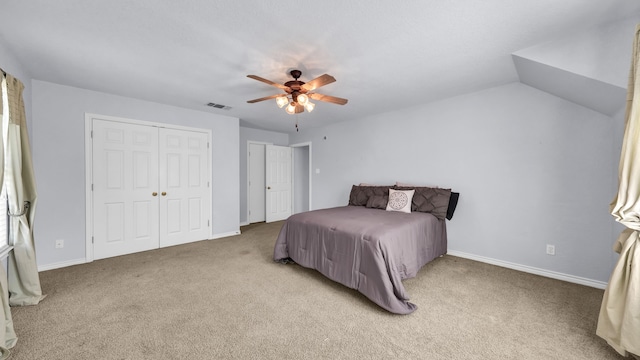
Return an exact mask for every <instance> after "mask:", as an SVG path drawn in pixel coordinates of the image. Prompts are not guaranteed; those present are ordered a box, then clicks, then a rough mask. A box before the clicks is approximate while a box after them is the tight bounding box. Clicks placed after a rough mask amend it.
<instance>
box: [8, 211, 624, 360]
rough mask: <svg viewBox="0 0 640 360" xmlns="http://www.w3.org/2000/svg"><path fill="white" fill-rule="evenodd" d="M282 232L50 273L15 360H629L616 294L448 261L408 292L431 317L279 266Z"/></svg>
mask: <svg viewBox="0 0 640 360" xmlns="http://www.w3.org/2000/svg"><path fill="white" fill-rule="evenodd" d="M281 225H282V223H274V224H259V225H252V226H248V227H244V228H242V235H240V236H236V237H230V238H225V239H219V240H212V241H202V242H198V243H192V244H187V245H181V246H175V247H170V248H165V249H160V250H154V251H148V252H144V253H138V254H133V255H127V256H121V257H117V258H112V259H106V260H99V261H95V262H93V263H89V264H84V265H78V266H72V267H67V268H63V269H57V270H51V271H46V272H42V273H41V274H40V276H41V281H42V287H43V291H44V292H45V293H46V294H48V296H47V298H46V299H45V300H44V301H43V302H42V303H41V304H40V305H38V306H32V307H21V308H13V318H14V323H15V329H16V332H17V334H18V337H19V339H18V344H17V345H16V347H15V348H14V349H12V353H13V354H12V358H11V359H29V360H32V359H519V360H521V359H580V360H585V359H597V360H603V359H621V358H622V357H621V356H619V355H617V353H615V352H614V351H613V350H612V349H610V348H609V347H608V346H607V345H606V343H605V342H604V341H603V340H601V339H600V338H598V337H597V336H596V335H595V334H594V333H595V328H596V320H597V316H598V310H599V306H600V301H601V299H602V294H603V291H602V290H598V289H593V288H589V287H584V286H580V285H575V284H570V283H565V282H561V281H557V280H552V279H547V278H543V277H539V276H535V275H530V274H525V273H521V272H517V271H513V270H508V269H504V268H500V267H496V266H492V265H487V264H483V263H478V262H474V261H470V260H465V259H461V258H456V257H452V256H445V257H442V258H439V259H437V260H435V261H433V262H432V263H430V264H428V265H427V266H425V267H424V268H423V269H422V270H421V271H420V273H419V274H418V276H417V277H416V278H414V279H409V280H406V281H405V286H406V289H407V291H408V293H409V294H410V295H411V300H412V302H414V303H415V304H417V305H418V310H417V311H415V312H414V313H413V314H410V315H394V314H390V313H388V312H386V311H384V310H382V309H381V308H379V307H378V306H377V305H375V304H373V303H372V302H371V301H369V300H368V299H367V298H365V297H364V296H362V295H360V294H359V293H358V292H356V291H354V290H351V289H348V288H346V287H344V286H342V285H340V284H337V283H334V282H332V281H330V280H328V279H326V278H324V277H323V276H321V275H320V274H319V273H317V272H315V271H313V270H309V269H304V268H302V267H300V266H298V265H281V264H277V263H274V262H273V261H272V260H271V256H272V249H273V244H274V242H275V239H276V236H277V233H278V231H279V229H280V227H281Z"/></svg>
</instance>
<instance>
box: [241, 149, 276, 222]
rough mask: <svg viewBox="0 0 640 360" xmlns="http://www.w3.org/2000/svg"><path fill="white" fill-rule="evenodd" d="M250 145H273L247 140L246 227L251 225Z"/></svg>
mask: <svg viewBox="0 0 640 360" xmlns="http://www.w3.org/2000/svg"><path fill="white" fill-rule="evenodd" d="M251 144H254V145H263V146H264V147H265V148H266V147H267V145H273V143H271V142H264V141H253V140H247V225H249V224H251V217H250V216H249V211H251V192H250V191H249V190H250V189H249V181H250V180H251V159H250V158H249V154H250V152H251V151H250V150H251ZM263 175H264V174H263ZM265 206H266V205H265Z"/></svg>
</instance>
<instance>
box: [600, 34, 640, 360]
mask: <svg viewBox="0 0 640 360" xmlns="http://www.w3.org/2000/svg"><path fill="white" fill-rule="evenodd" d="M639 51H640V25H638V26H637V27H636V34H635V39H634V43H633V56H632V58H631V72H630V75H629V88H628V91H627V111H626V117H625V131H624V138H623V141H622V153H621V155H620V166H619V168H618V182H619V187H618V194H617V196H616V198H615V199H614V200H613V202H612V203H611V214H612V215H613V216H614V218H615V219H616V221H618V222H620V223H621V224H623V225H624V226H626V227H627V229H625V230H624V231H623V232H622V234H620V236H619V237H618V240H617V241H616V242H615V244H614V246H613V249H614V250H615V251H616V252H618V253H619V254H620V257H619V258H618V263H617V264H616V266H615V268H614V269H613V273H612V274H611V278H610V280H609V284H608V285H607V289H606V290H605V292H604V297H603V299H602V306H601V308H600V316H599V318H598V328H597V330H596V334H597V335H598V336H600V337H602V338H603V339H605V340H607V342H608V343H609V345H611V346H612V347H613V348H614V349H615V350H616V351H617V352H619V353H620V354H622V355H624V356H628V355H629V353H632V354H636V355H640V263H639V262H640V237H639V235H640V54H639Z"/></svg>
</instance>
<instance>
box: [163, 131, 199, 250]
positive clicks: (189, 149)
mask: <svg viewBox="0 0 640 360" xmlns="http://www.w3.org/2000/svg"><path fill="white" fill-rule="evenodd" d="M159 136H160V143H159V149H160V150H159V152H160V169H159V170H160V184H159V189H160V246H161V247H165V246H171V245H178V244H184V243H188V242H193V241H198V240H204V239H207V238H209V235H210V233H211V231H210V226H211V223H210V221H209V219H210V212H211V197H210V196H209V193H210V191H209V186H210V184H209V165H208V164H209V159H208V157H209V156H208V155H209V151H208V135H207V134H206V133H202V132H195V131H186V130H176V129H166V128H162V129H160V132H159Z"/></svg>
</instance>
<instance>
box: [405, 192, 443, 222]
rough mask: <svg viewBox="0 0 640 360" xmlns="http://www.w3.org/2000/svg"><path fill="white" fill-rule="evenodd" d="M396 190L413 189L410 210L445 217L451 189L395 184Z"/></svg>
mask: <svg viewBox="0 0 640 360" xmlns="http://www.w3.org/2000/svg"><path fill="white" fill-rule="evenodd" d="M395 189H398V190H410V189H415V191H416V192H415V194H414V195H413V200H412V203H411V210H412V211H418V212H426V213H431V214H433V216H435V217H437V218H438V219H445V218H446V217H447V209H448V208H449V198H450V197H451V189H440V188H430V187H415V188H406V187H400V186H396V187H395Z"/></svg>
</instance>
